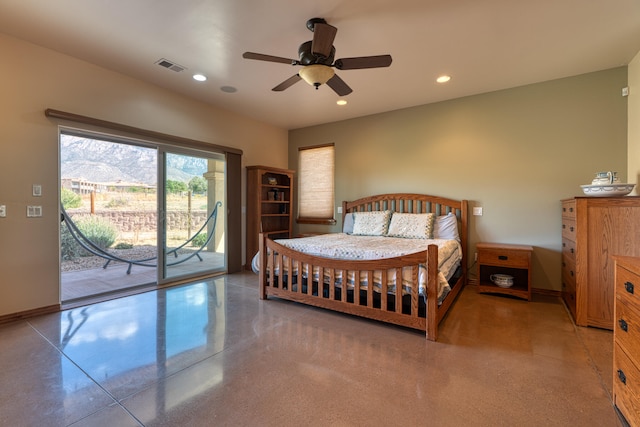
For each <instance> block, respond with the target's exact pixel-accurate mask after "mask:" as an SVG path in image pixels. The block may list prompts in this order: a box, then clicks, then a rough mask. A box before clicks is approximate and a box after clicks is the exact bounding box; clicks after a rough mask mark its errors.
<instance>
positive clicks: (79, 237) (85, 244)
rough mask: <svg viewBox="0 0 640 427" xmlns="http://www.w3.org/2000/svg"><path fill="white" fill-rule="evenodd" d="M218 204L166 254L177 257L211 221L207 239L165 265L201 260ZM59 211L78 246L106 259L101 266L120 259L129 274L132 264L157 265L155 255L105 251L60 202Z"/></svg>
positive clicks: (216, 216)
mask: <svg viewBox="0 0 640 427" xmlns="http://www.w3.org/2000/svg"><path fill="white" fill-rule="evenodd" d="M220 206H222V202H220V201H218V202H216V204H215V207H214V209H213V211H212V212H211V214H210V215H209V216H208V217H207V220H206V221H205V222H204V224H203V225H202V227H200V229H199V230H198V232H197V233H196V234H194V235H193V236H192V237H191V238H189V239H188V240H187V241H186V242H184V243H183V244H181V245H180V246H178V247H176V248H173V249H171V250H170V251H167V255H169V254H173V255H174V257H175V258H178V251H179V250H180V249H182V248H184V247H185V246H186V245H188V244H189V243H191V242H192V241H193V240H194V239H195V238H196V237H197V236H198V235H199V234H200V233H202V232H203V231H204V230H206V228H207V226H208V225H209V223H212V224H213V226H212V228H211V233H209V234H208V235H207V239H206V240H205V242H204V243H203V244H202V245H200V247H199V248H198V249H197V250H196V251H195V252H192V253H191V254H189V255H188V256H186V257H184V258H182V259H180V260H178V261H173V262H168V263H167V264H166V265H167V267H171V266H174V265H178V264H182V263H183V262H185V261H188V260H190V259H191V258H193V257H198V259H199V260H200V261H202V257H201V256H200V251H202V250H203V249H204V248H205V247H206V246H207V245H208V244H209V242H210V241H211V239H212V237H213V235H214V233H213V231H214V230H215V229H216V220H217V218H218V207H220ZM60 212H62V221H63V222H64V223H65V225H66V226H67V230H69V233H70V234H71V236H72V237H73V239H74V240H75V241H76V242H77V243H78V244H79V245H80V246H82V248H84V249H85V250H86V251H88V252H89V253H91V254H93V255H96V256H99V257H101V258H104V259H106V260H107V262H105V264H104V265H103V266H102V268H107V267H108V266H109V263H111V261H120V262H123V263H126V264H129V266H128V268H127V274H131V267H132V266H133V265H139V266H141V267H157V266H158V263H157V262H155V263H154V262H153V261H157V259H158V257H157V256H155V257H152V258H143V259H125V258H121V257H119V256H116V255H114V254H112V253H110V252H107V251H106V250H104V249H102V248H101V247H99V246H98V245H96V244H95V243H93V242H92V241H91V240H90V239H89V238H88V237H87V236H85V235H84V234H83V233H82V231H80V229H79V228H78V226H77V225H76V224H75V223H74V222H73V220H72V219H71V217H70V216H69V215H68V214H67V211H65V209H64V207H63V206H62V204H60Z"/></svg>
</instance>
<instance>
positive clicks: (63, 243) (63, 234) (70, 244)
mask: <svg viewBox="0 0 640 427" xmlns="http://www.w3.org/2000/svg"><path fill="white" fill-rule="evenodd" d="M89 255H91V254H90V253H89V252H87V251H86V250H84V249H83V248H82V246H80V245H79V244H78V242H76V241H75V239H74V238H73V236H72V235H71V233H70V232H69V229H68V228H67V226H66V225H65V224H64V223H62V224H60V257H61V258H62V260H63V261H65V260H71V259H74V258H78V257H81V256H89Z"/></svg>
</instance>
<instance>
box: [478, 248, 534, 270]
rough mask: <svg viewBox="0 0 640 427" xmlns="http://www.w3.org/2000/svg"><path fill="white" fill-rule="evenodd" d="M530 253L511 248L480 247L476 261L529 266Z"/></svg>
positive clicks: (516, 266)
mask: <svg viewBox="0 0 640 427" xmlns="http://www.w3.org/2000/svg"><path fill="white" fill-rule="evenodd" d="M530 257H531V253H530V252H527V251H519V250H513V249H499V248H496V249H493V248H492V249H482V250H480V251H479V252H478V263H480V264H487V265H499V266H502V267H515V268H529V260H530Z"/></svg>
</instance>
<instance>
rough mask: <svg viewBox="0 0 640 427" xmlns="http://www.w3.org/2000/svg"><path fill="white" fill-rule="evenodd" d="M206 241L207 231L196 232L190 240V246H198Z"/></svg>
mask: <svg viewBox="0 0 640 427" xmlns="http://www.w3.org/2000/svg"><path fill="white" fill-rule="evenodd" d="M206 241H207V233H200V234H196V236H195V237H194V238H193V240H192V241H191V246H196V247H198V248H199V247H200V246H202V245H204V244H205V242H206Z"/></svg>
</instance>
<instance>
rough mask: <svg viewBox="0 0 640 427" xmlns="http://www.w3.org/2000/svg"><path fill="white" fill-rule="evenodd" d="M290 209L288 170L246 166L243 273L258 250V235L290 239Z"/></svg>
mask: <svg viewBox="0 0 640 427" xmlns="http://www.w3.org/2000/svg"><path fill="white" fill-rule="evenodd" d="M292 206H293V171H292V170H288V169H278V168H271V167H268V166H247V242H246V265H245V267H246V269H247V270H251V259H252V258H253V257H254V255H255V254H256V253H258V251H259V250H260V244H259V242H258V239H259V234H260V233H264V234H265V235H267V236H269V237H270V238H272V239H286V238H289V237H292V236H291V233H292V226H293V221H292V217H291V211H292V209H291V207H292Z"/></svg>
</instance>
